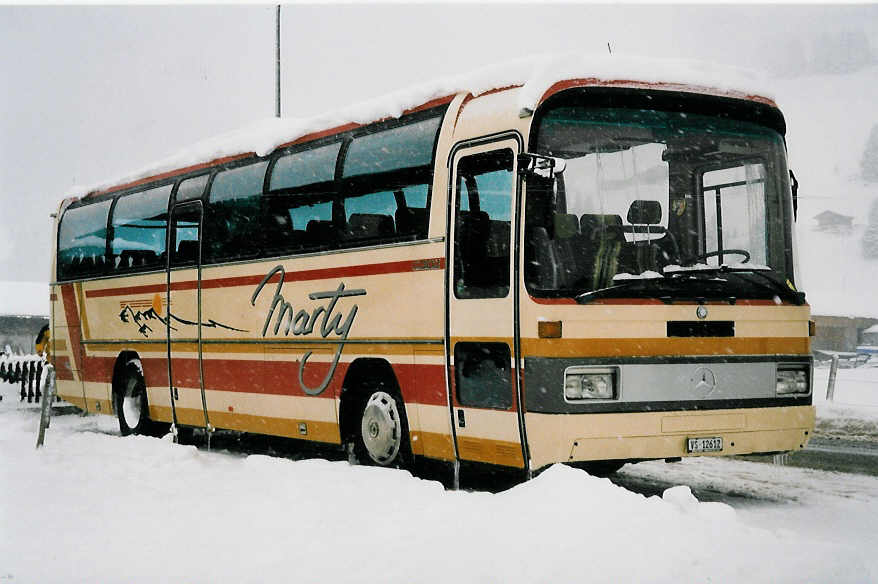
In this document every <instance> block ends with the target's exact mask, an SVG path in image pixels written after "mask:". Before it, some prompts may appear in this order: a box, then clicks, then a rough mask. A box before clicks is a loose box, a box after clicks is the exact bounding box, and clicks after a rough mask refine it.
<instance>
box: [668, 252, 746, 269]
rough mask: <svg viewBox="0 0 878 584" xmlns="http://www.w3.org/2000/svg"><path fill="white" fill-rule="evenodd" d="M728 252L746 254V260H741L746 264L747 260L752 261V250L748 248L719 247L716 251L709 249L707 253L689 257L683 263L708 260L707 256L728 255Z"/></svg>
mask: <svg viewBox="0 0 878 584" xmlns="http://www.w3.org/2000/svg"><path fill="white" fill-rule="evenodd" d="M726 254H733V255H739V256H744V261H743V262H741V263H742V264H746V263H747V262H749V261H750V252H749V251H747V250H746V249H723V250H719V249H718V250H716V251H709V252H706V253H700V254H698V255H694V256H691V257H688V258H686V259H685V260H683V265H684V266H687V265H691V264H692V263H693V262H695V261H696V260H706V259H707V258H712V257H717V256H720V255H726Z"/></svg>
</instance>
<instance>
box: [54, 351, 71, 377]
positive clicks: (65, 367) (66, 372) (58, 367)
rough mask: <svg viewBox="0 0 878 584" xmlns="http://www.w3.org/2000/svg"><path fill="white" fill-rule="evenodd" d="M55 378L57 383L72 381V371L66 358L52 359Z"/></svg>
mask: <svg viewBox="0 0 878 584" xmlns="http://www.w3.org/2000/svg"><path fill="white" fill-rule="evenodd" d="M53 361H54V362H55V363H54V364H55V376H56V378H57V379H58V380H59V381H73V371H72V370H71V368H70V359H69V358H68V357H54V358H53Z"/></svg>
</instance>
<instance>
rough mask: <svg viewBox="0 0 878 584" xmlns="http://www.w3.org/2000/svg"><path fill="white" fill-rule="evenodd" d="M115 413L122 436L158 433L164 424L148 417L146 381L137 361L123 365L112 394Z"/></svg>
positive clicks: (161, 430) (160, 432)
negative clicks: (120, 379)
mask: <svg viewBox="0 0 878 584" xmlns="http://www.w3.org/2000/svg"><path fill="white" fill-rule="evenodd" d="M114 398H115V404H114V407H115V409H116V415H117V416H118V418H119V431H120V432H121V434H122V436H130V435H131V434H147V435H151V436H154V435H160V434H163V433H164V430H165V429H164V426H163V425H161V424H156V423H155V422H153V421H152V420H150V419H149V402H148V401H147V396H146V382H145V381H144V380H143V374H142V373H141V372H140V367H139V366H138V363H137V362H134V361H132V362H130V363H128V364H127V365H126V366H125V372H124V374H123V376H122V381H121V383H120V385H119V387H118V389H117V391H116V392H115V394H114Z"/></svg>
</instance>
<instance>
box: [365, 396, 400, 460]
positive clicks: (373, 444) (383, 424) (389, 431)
mask: <svg viewBox="0 0 878 584" xmlns="http://www.w3.org/2000/svg"><path fill="white" fill-rule="evenodd" d="M360 435H361V436H362V439H363V444H364V445H365V447H366V453H367V454H368V455H369V458H371V459H372V460H373V461H375V462H377V463H378V464H381V465H386V464H390V463H391V462H393V460H394V459H395V458H396V455H397V453H398V452H399V447H400V445H401V444H402V424H401V423H400V419H399V410H398V409H397V407H396V400H395V399H393V396H391V395H390V394H388V393H385V392H383V391H378V392H375V393H373V394H372V397H370V398H369V401H367V402H366V407H365V408H364V409H363V420H362V422H361V424H360Z"/></svg>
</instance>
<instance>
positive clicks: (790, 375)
mask: <svg viewBox="0 0 878 584" xmlns="http://www.w3.org/2000/svg"><path fill="white" fill-rule="evenodd" d="M809 390H810V388H809V387H808V370H807V369H798V368H797V369H792V368H790V369H786V368H780V367H779V368H778V370H777V387H776V390H775V391H776V392H777V395H790V394H796V393H798V394H803V393H808V391H809Z"/></svg>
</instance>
